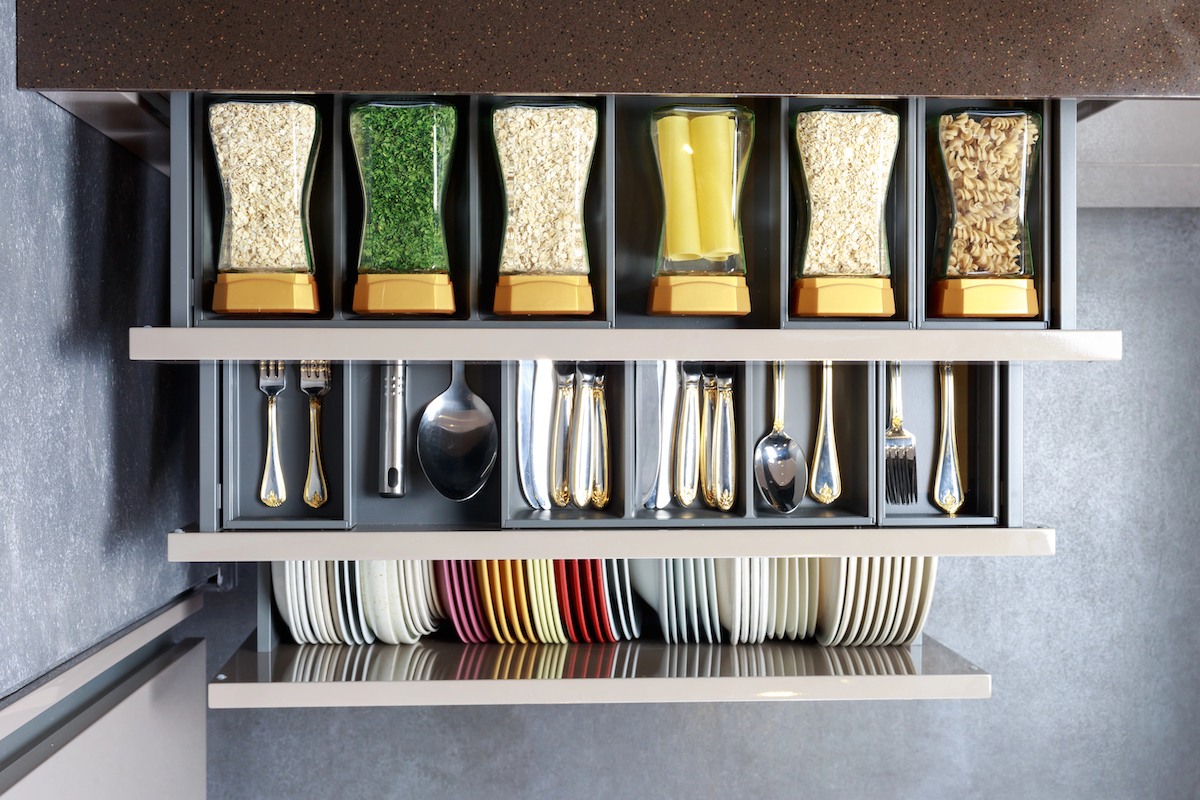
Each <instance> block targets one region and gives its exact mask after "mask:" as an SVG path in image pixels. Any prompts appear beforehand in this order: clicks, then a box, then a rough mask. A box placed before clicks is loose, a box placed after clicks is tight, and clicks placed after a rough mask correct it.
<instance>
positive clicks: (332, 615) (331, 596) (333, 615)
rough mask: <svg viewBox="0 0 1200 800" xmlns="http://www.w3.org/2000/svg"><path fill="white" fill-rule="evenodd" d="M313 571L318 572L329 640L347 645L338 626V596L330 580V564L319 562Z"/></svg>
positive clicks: (318, 585) (322, 609)
mask: <svg viewBox="0 0 1200 800" xmlns="http://www.w3.org/2000/svg"><path fill="white" fill-rule="evenodd" d="M313 569H314V570H316V575H317V588H318V590H320V592H321V614H322V615H323V617H324V619H325V629H326V630H327V631H329V638H330V639H332V640H333V643H334V644H346V639H344V638H343V637H342V633H341V631H339V630H338V626H337V610H336V609H335V608H334V603H336V602H337V595H336V593H335V592H336V590H335V588H334V586H333V585H332V584H331V583H330V580H329V562H328V561H317V562H316V563H315V564H314V565H313Z"/></svg>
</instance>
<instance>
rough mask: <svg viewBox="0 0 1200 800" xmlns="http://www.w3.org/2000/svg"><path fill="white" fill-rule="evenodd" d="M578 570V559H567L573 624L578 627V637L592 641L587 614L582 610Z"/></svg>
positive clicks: (581, 589) (581, 593)
mask: <svg viewBox="0 0 1200 800" xmlns="http://www.w3.org/2000/svg"><path fill="white" fill-rule="evenodd" d="M579 571H580V570H579V561H578V560H576V559H569V560H568V561H567V573H568V574H569V576H570V578H571V583H570V585H569V587H568V588H569V589H570V590H571V611H572V613H573V614H575V624H576V627H577V628H578V629H579V638H580V639H582V640H583V641H585V642H590V641H592V631H591V630H589V629H588V624H587V614H586V613H585V612H584V610H583V604H584V603H583V587H582V586H581V585H580V579H579ZM576 641H578V640H576Z"/></svg>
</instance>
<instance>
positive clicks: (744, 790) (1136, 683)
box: [208, 209, 1200, 800]
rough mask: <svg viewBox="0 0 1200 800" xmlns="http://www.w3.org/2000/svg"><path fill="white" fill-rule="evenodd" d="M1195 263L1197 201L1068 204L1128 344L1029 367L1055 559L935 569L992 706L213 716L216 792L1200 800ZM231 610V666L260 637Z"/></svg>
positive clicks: (938, 621) (1030, 422) (947, 626)
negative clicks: (1114, 354)
mask: <svg viewBox="0 0 1200 800" xmlns="http://www.w3.org/2000/svg"><path fill="white" fill-rule="evenodd" d="M1197 253H1200V211H1196V210H1190V209H1189V210H1150V209H1139V210H1118V209H1105V210H1084V211H1081V212H1080V216H1079V265H1080V266H1079V323H1080V327H1082V328H1108V329H1111V328H1120V329H1122V330H1124V332H1125V358H1124V360H1122V361H1121V362H1119V363H1114V364H1044V365H1030V366H1028V367H1027V369H1026V381H1025V414H1026V429H1025V454H1026V459H1027V463H1026V467H1025V492H1026V504H1025V511H1026V519H1028V520H1030V521H1035V522H1038V523H1042V524H1047V525H1053V526H1054V527H1056V528H1057V529H1058V555H1057V556H1055V557H1054V558H1046V559H1026V558H1010V559H1000V558H988V559H984V558H978V559H976V558H959V559H953V558H946V559H942V560H941V562H940V564H939V569H938V587H937V592H936V595H935V597H936V601H935V603H934V605H933V609H932V613H931V614H930V618H929V623H928V628H927V630H928V632H929V633H930V634H931V635H933V636H934V637H935V638H937V639H939V640H941V641H942V642H943V643H945V644H946V645H948V646H949V647H951V648H952V649H954V650H957V651H958V652H960V653H962V654H963V655H965V656H966V657H967V658H970V659H971V660H973V661H974V662H975V663H977V664H979V665H981V666H982V667H983V668H984V669H986V670H988V671H989V672H991V673H992V675H993V676H994V684H993V685H994V696H993V697H992V698H991V699H990V700H983V701H963V702H933V701H928V702H877V703H828V704H815V703H814V704H804V703H796V704H786V705H784V704H762V705H696V706H625V707H616V706H576V707H562V708H553V707H537V708H530V707H527V708H520V707H512V708H503V707H502V708H439V709H363V710H347V709H312V710H264V711H211V710H210V711H209V716H208V726H209V727H208V731H209V751H208V752H209V772H208V781H209V797H211V798H240V797H245V798H268V797H289V798H290V797H314V798H315V797H329V796H335V795H336V796H342V797H391V796H411V797H455V798H457V800H468V799H469V798H476V797H478V798H489V799H490V798H496V797H504V798H510V797H546V798H561V797H571V798H604V800H612V798H628V797H640V796H647V795H650V796H664V797H685V796H691V797H717V798H722V800H733V799H734V798H754V800H762V798H766V797H787V798H795V797H821V798H880V797H887V798H926V799H928V798H947V799H950V798H953V799H955V800H959V799H961V798H1021V799H1022V800H1034V799H1035V798H1046V800H1064V799H1074V798H1078V799H1079V800H1094V798H1144V797H1156V798H1194V797H1196V796H1197V795H1198V794H1200V760H1197V759H1196V757H1195V752H1196V751H1197V749H1198V748H1200V722H1198V720H1200V671H1198V670H1197V665H1198V664H1200V637H1198V636H1197V635H1196V633H1195V619H1196V618H1197V616H1198V615H1200V543H1198V542H1197V530H1198V528H1200V492H1196V491H1195V490H1194V488H1193V483H1194V475H1195V473H1196V470H1197V466H1198V465H1200V456H1198V452H1200V403H1197V402H1195V401H1194V400H1193V396H1194V394H1195V387H1196V385H1197V375H1200V348H1197V346H1196V345H1197V334H1196V332H1195V328H1194V325H1195V323H1196V320H1197V318H1198V315H1197V313H1196V309H1197V308H1198V307H1200V268H1198V265H1197V263H1196V261H1197V256H1196V254H1197ZM247 577H248V576H247ZM246 587H247V588H249V582H248V581H247V582H246ZM223 608H226V609H229V610H230V611H235V610H236V611H237V615H236V616H225V617H224V618H223V619H216V618H214V619H213V620H212V622H211V624H214V625H215V626H216V628H217V629H218V630H221V631H222V632H223V634H225V638H226V640H227V641H226V642H225V644H224V646H223V647H222V648H221V650H222V652H220V653H214V654H213V657H214V658H218V659H219V658H224V657H225V656H227V654H228V652H229V649H230V648H231V647H232V646H233V641H236V640H237V639H238V637H240V636H242V635H244V634H247V633H249V630H250V628H251V627H252V626H253V620H252V619H250V618H249V617H250V612H249V610H248V609H247V608H246V607H245V606H244V605H242V606H240V607H238V606H236V605H235V604H229V603H227V604H226V605H225V606H223ZM216 616H220V615H216ZM229 631H236V632H237V635H235V636H233V637H229V636H228V632H229Z"/></svg>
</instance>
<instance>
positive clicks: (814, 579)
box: [804, 558, 821, 639]
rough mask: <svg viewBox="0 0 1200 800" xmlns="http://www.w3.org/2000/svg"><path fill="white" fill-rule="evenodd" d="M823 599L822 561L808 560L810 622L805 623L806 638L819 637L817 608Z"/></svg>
mask: <svg viewBox="0 0 1200 800" xmlns="http://www.w3.org/2000/svg"><path fill="white" fill-rule="evenodd" d="M820 597H821V559H819V558H810V559H808V620H807V621H806V622H805V626H804V628H805V630H804V638H805V639H811V638H813V637H814V636H816V635H817V608H818V605H817V603H818V601H819V600H820Z"/></svg>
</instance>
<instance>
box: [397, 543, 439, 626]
mask: <svg viewBox="0 0 1200 800" xmlns="http://www.w3.org/2000/svg"><path fill="white" fill-rule="evenodd" d="M404 578H405V580H406V581H407V582H408V587H407V588H408V607H409V609H410V610H411V611H412V612H413V613H414V615H415V617H416V618H415V619H414V620H413V621H414V622H415V623H416V624H417V633H419V634H420V635H422V636H427V635H429V634H431V633H433V631H434V629H435V628H436V627H437V626H436V625H434V624H433V618H432V617H430V615H429V606H428V605H427V600H426V595H425V569H424V568H423V567H422V566H421V562H420V561H413V560H411V559H410V560H408V561H405V562H404Z"/></svg>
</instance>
